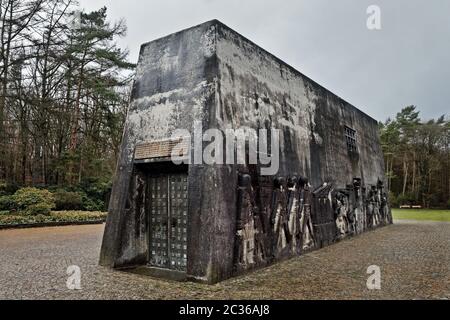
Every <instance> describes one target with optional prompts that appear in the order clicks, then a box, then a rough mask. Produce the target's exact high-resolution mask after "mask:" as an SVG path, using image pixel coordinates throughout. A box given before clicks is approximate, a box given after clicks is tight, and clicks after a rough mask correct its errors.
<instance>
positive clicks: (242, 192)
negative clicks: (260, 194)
mask: <svg viewBox="0 0 450 320" xmlns="http://www.w3.org/2000/svg"><path fill="white" fill-rule="evenodd" d="M240 180H241V181H240V186H239V201H240V204H239V206H240V211H239V216H238V221H237V224H238V230H237V236H238V239H239V247H238V249H239V250H238V256H239V263H240V264H241V265H243V266H244V267H248V266H249V265H252V264H254V263H255V236H256V234H257V233H258V231H257V230H256V229H255V220H254V208H255V204H254V201H253V196H252V195H253V187H252V184H251V177H250V175H242V176H241V178H240Z"/></svg>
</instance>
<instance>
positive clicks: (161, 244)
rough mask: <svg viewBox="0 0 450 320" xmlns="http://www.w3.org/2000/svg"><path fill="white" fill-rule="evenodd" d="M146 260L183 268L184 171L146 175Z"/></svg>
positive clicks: (185, 232)
mask: <svg viewBox="0 0 450 320" xmlns="http://www.w3.org/2000/svg"><path fill="white" fill-rule="evenodd" d="M148 192H149V197H148V199H149V200H150V204H149V213H150V215H149V217H150V223H149V225H150V259H149V263H150V265H152V266H155V267H159V268H166V269H172V270H178V271H186V262H187V219H188V216H187V200H188V185H187V174H170V175H158V176H150V177H149V191H148Z"/></svg>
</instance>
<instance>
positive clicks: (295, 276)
mask: <svg viewBox="0 0 450 320" xmlns="http://www.w3.org/2000/svg"><path fill="white" fill-rule="evenodd" d="M103 228H104V227H103V226H102V225H94V226H92V225H91V226H73V227H72V226H71V227H57V228H43V229H27V230H4V231H0V257H1V260H0V299H68V300H76V299H449V298H450V250H449V248H450V223H439V222H413V221H399V222H397V223H396V224H395V225H393V226H389V227H386V228H382V229H379V230H375V231H372V232H369V233H366V234H363V235H361V236H359V237H356V238H352V239H348V240H345V241H342V242H340V243H337V244H335V245H332V246H330V247H327V248H324V249H322V250H319V251H315V252H312V253H309V254H307V255H304V256H301V257H298V258H294V259H291V260H289V261H285V262H281V263H278V264H276V265H273V266H271V267H268V268H265V269H262V270H257V271H255V272H253V273H250V274H247V275H245V276H241V277H239V278H235V279H230V280H227V281H224V282H222V283H219V284H217V285H213V286H208V285H203V284H197V283H189V282H188V283H178V282H172V281H166V280H160V279H154V278H150V277H146V276H141V275H135V274H130V273H125V272H121V271H115V270H110V269H107V268H104V267H100V266H98V257H99V253H100V245H101V240H102V234H103ZM71 265H77V266H79V267H80V268H81V272H82V278H81V287H82V290H74V291H72V290H69V289H68V288H67V286H66V281H67V278H68V275H67V273H66V271H67V267H69V266H71ZM371 265H378V266H379V267H380V268H381V276H382V278H381V280H382V282H381V290H374V291H371V290H368V289H367V287H366V281H367V278H368V276H369V275H368V274H367V268H368V267H369V266H371Z"/></svg>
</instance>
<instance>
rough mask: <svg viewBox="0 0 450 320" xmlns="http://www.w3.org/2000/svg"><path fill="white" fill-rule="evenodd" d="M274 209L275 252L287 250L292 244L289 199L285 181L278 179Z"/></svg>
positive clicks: (275, 184) (275, 185) (276, 181)
mask: <svg viewBox="0 0 450 320" xmlns="http://www.w3.org/2000/svg"><path fill="white" fill-rule="evenodd" d="M274 209H275V212H274V214H273V215H272V217H273V218H272V219H273V221H272V223H273V232H274V235H275V248H274V249H275V252H277V251H280V250H282V249H284V248H286V246H287V244H288V242H290V240H291V239H290V233H289V226H288V219H289V217H288V212H287V197H286V190H285V179H284V178H283V177H278V178H276V179H275V181H274Z"/></svg>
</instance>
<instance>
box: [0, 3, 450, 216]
mask: <svg viewBox="0 0 450 320" xmlns="http://www.w3.org/2000/svg"><path fill="white" fill-rule="evenodd" d="M125 35H126V24H125V22H124V21H122V20H120V21H117V22H109V21H108V19H107V10H106V8H101V9H99V10H98V11H93V12H87V13H86V12H84V11H83V10H82V9H81V8H80V7H79V6H78V4H77V3H76V2H75V1H74V0H0V196H2V195H10V194H13V193H15V192H16V191H17V190H18V189H20V188H21V187H26V186H32V187H38V188H46V189H49V190H52V191H53V192H55V194H58V195H59V197H58V199H59V200H60V202H62V205H61V207H62V208H63V209H64V208H65V207H71V208H72V207H73V208H74V209H85V208H92V209H95V210H98V209H101V207H102V205H101V203H103V208H105V207H106V205H105V202H107V199H106V198H107V194H108V192H109V189H110V187H111V179H112V175H113V173H114V170H115V165H116V161H117V157H118V154H119V148H120V143H121V138H122V130H123V125H124V121H125V117H126V111H127V106H128V100H129V95H130V90H131V85H132V79H133V74H134V68H135V65H134V64H132V63H130V62H129V61H128V52H127V51H126V50H123V49H122V48H120V47H119V46H118V45H117V43H116V41H117V39H118V38H120V37H124V36H125ZM449 129H450V124H449V120H448V118H445V116H442V117H440V118H439V119H434V120H429V121H428V120H427V121H423V120H421V119H420V114H419V111H418V110H417V108H416V107H414V106H410V107H406V108H404V109H403V110H402V111H401V112H399V113H398V114H397V116H396V118H395V119H388V120H387V121H386V122H385V123H380V136H381V141H382V146H383V151H384V153H385V162H386V171H387V178H388V187H389V190H390V198H391V203H392V204H393V205H394V206H398V205H401V204H420V205H422V206H423V207H450V201H449V198H450V169H449V168H450V153H449V134H450V133H449V132H450V130H449ZM74 192H78V193H74ZM32 193H33V192H31V194H32ZM93 200H95V201H97V205H95V203H94V204H93V203H92V201H93ZM89 201H90V202H89ZM95 201H94V202H95ZM4 202H5V203H6V202H8V201H6V200H5V201H4ZM86 203H88V204H87V205H86ZM8 205H9V204H6V205H5V208H4V210H6V209H7V207H8ZM0 210H2V208H1V203H0Z"/></svg>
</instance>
